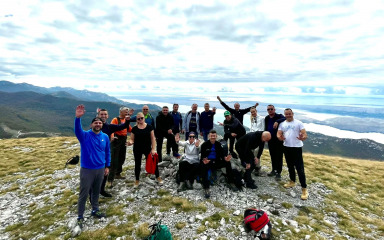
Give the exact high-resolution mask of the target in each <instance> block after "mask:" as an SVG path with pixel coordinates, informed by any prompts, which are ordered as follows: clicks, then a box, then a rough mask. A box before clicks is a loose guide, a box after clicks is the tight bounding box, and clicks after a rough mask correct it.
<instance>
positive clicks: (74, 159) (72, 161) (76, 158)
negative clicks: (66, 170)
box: [65, 155, 80, 167]
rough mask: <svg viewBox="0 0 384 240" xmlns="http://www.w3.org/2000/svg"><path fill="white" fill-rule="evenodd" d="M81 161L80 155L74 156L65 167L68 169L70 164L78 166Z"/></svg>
mask: <svg viewBox="0 0 384 240" xmlns="http://www.w3.org/2000/svg"><path fill="white" fill-rule="evenodd" d="M79 161H80V157H79V155H76V156H74V157H70V158H69V159H68V160H67V162H66V163H65V167H67V165H68V164H70V165H76V164H78V163H79Z"/></svg>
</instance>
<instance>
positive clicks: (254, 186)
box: [245, 182, 257, 189]
mask: <svg viewBox="0 0 384 240" xmlns="http://www.w3.org/2000/svg"><path fill="white" fill-rule="evenodd" d="M245 187H246V188H249V189H257V186H256V184H255V183H254V182H249V183H247V184H246V185H245Z"/></svg>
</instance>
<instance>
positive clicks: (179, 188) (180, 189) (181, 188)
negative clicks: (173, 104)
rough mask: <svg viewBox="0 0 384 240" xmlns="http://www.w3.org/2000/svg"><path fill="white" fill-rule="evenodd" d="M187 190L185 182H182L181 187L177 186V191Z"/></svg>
mask: <svg viewBox="0 0 384 240" xmlns="http://www.w3.org/2000/svg"><path fill="white" fill-rule="evenodd" d="M184 190H185V183H184V182H180V184H179V187H178V188H177V192H182V191H184Z"/></svg>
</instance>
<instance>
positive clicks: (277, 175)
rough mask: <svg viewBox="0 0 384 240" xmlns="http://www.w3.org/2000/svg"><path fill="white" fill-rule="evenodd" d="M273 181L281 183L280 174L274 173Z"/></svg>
mask: <svg viewBox="0 0 384 240" xmlns="http://www.w3.org/2000/svg"><path fill="white" fill-rule="evenodd" d="M275 179H276V181H281V174H280V173H276V176H275Z"/></svg>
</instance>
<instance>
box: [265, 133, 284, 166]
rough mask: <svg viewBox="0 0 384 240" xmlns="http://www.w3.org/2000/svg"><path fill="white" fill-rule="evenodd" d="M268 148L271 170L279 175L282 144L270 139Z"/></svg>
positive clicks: (281, 163)
mask: <svg viewBox="0 0 384 240" xmlns="http://www.w3.org/2000/svg"><path fill="white" fill-rule="evenodd" d="M268 148H269V155H271V162H272V170H274V171H276V173H279V174H281V171H282V170H283V151H284V146H283V142H282V141H279V140H278V139H274V138H272V139H271V140H270V141H269V142H268Z"/></svg>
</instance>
